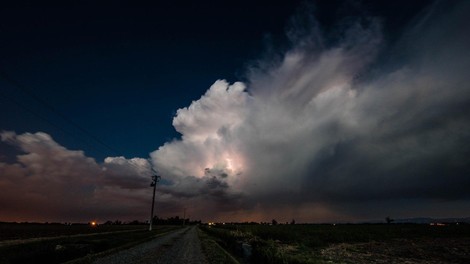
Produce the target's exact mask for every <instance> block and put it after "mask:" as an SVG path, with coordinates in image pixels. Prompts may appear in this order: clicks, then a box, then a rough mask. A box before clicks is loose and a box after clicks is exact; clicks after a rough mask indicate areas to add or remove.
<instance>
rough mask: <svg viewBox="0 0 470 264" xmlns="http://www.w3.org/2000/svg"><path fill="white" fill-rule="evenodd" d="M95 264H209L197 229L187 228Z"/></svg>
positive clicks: (99, 260)
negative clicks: (202, 249)
mask: <svg viewBox="0 0 470 264" xmlns="http://www.w3.org/2000/svg"><path fill="white" fill-rule="evenodd" d="M93 263H95V264H120V263H122V264H125V263H139V264H145V263H163V264H172V263H175V264H176V263H207V260H206V257H205V256H204V254H203V253H202V251H201V243H200V241H199V237H198V236H197V230H196V227H195V226H193V227H187V228H184V229H181V230H177V231H174V232H171V233H169V234H166V235H164V236H161V237H158V238H156V239H154V240H152V241H149V242H146V243H143V244H140V245H137V246H135V247H132V248H129V249H126V250H123V251H120V252H118V253H116V254H112V255H108V256H106V257H103V258H100V259H97V260H96V261H95V262H93Z"/></svg>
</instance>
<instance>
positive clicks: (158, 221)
mask: <svg viewBox="0 0 470 264" xmlns="http://www.w3.org/2000/svg"><path fill="white" fill-rule="evenodd" d="M148 224H149V221H148V220H147V221H139V220H134V221H130V222H122V221H120V220H115V221H110V220H108V221H106V222H104V223H103V225H148ZM153 224H154V225H183V224H185V225H197V224H201V220H190V219H189V218H186V219H183V218H180V217H179V216H173V217H169V218H166V219H164V218H159V217H158V216H155V217H154V218H153Z"/></svg>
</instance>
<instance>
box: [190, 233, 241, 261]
mask: <svg viewBox="0 0 470 264" xmlns="http://www.w3.org/2000/svg"><path fill="white" fill-rule="evenodd" d="M197 232H198V236H199V239H200V240H201V246H202V250H203V252H204V254H205V255H206V257H207V260H208V261H209V263H211V264H219V263H227V264H239V263H240V262H239V261H238V260H236V259H235V258H234V257H233V256H232V255H230V253H228V252H227V251H225V249H223V248H222V247H221V246H220V245H219V244H218V243H217V242H216V241H215V240H214V239H213V238H212V237H210V236H209V235H208V234H207V233H205V232H204V231H202V230H200V229H199V228H198V230H197Z"/></svg>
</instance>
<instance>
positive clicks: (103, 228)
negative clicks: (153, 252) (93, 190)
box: [0, 223, 148, 242]
mask: <svg viewBox="0 0 470 264" xmlns="http://www.w3.org/2000/svg"><path fill="white" fill-rule="evenodd" d="M147 228H148V226H146V225H98V226H95V227H93V226H91V225H89V224H72V225H65V224H36V223H21V224H20V223H0V242H1V241H4V240H14V239H31V238H39V237H41V238H43V237H57V236H70V235H76V234H93V233H104V232H114V231H124V230H134V229H147Z"/></svg>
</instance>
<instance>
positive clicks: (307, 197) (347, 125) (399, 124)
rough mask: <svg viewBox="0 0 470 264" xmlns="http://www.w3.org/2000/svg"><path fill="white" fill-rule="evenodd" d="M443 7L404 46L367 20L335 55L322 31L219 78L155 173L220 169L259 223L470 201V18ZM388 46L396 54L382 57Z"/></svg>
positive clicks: (189, 112) (184, 119)
mask: <svg viewBox="0 0 470 264" xmlns="http://www.w3.org/2000/svg"><path fill="white" fill-rule="evenodd" d="M441 4H442V3H441ZM444 10H445V12H444V11H442V10H440V9H439V8H433V9H430V10H428V13H427V14H426V15H424V16H422V18H421V19H417V20H416V21H417V22H415V23H414V24H413V25H409V27H408V28H407V29H406V31H405V32H404V35H403V38H402V40H401V41H398V42H397V43H398V44H397V45H396V47H395V46H393V47H390V45H384V44H383V37H382V34H381V30H380V24H379V23H378V22H377V21H376V20H374V19H369V20H366V23H359V22H358V23H353V24H351V25H350V26H349V28H348V29H347V30H345V31H344V32H345V33H344V35H342V36H341V37H340V41H336V42H334V43H335V44H334V45H332V46H325V45H324V43H323V42H322V39H321V37H319V36H321V34H320V33H319V32H318V31H315V32H311V33H310V34H311V35H312V34H313V35H314V36H315V37H314V38H308V37H309V36H307V38H308V39H307V40H305V39H303V40H304V41H302V40H298V39H297V41H298V43H301V44H299V45H294V47H293V48H292V49H291V50H290V51H288V52H286V53H285V54H284V55H283V57H282V59H281V60H280V62H277V63H274V64H273V63H266V62H264V63H260V65H270V66H269V67H265V66H263V67H264V68H259V67H258V68H256V67H254V68H253V69H252V71H250V72H251V74H249V77H248V82H247V84H245V85H244V84H241V83H235V84H233V85H230V84H228V83H227V82H225V81H223V80H219V81H217V82H216V83H215V84H214V85H213V86H212V87H211V88H210V89H209V90H208V92H207V93H206V94H205V95H204V96H203V97H201V99H199V100H197V101H194V102H193V103H192V104H191V105H190V106H189V107H187V108H183V109H180V110H179V111H178V112H177V115H176V116H175V118H174V121H173V125H174V126H175V128H176V130H177V131H179V132H180V133H181V134H182V137H181V140H174V141H172V142H168V143H166V144H165V145H164V146H162V147H160V148H159V149H158V150H156V151H155V152H153V153H152V154H151V157H152V162H153V164H154V165H155V167H156V168H157V170H158V171H159V172H160V173H161V174H162V175H164V176H165V177H168V178H170V179H175V181H176V182H179V181H180V180H183V178H182V177H183V176H184V175H191V176H194V177H196V178H203V177H206V176H205V172H208V171H217V172H218V173H217V174H218V175H219V176H213V177H218V179H219V180H220V181H221V182H225V183H226V184H227V188H226V189H227V190H226V191H227V192H229V191H233V192H236V193H239V194H240V195H241V197H242V198H241V199H242V202H241V206H242V207H241V209H240V210H244V212H247V211H250V210H251V211H252V212H253V211H255V210H256V211H257V212H255V213H253V214H257V215H263V212H266V214H265V215H269V214H272V211H273V209H272V208H278V209H279V210H281V211H282V210H284V209H286V208H288V209H289V210H290V209H292V208H295V207H298V208H300V207H305V206H306V205H309V204H321V205H322V206H323V207H325V208H330V209H331V210H334V209H333V208H340V207H342V205H345V204H350V203H356V205H355V206H351V208H355V210H356V211H354V210H346V212H345V214H349V216H350V217H351V218H358V217H365V214H364V211H367V210H368V211H372V213H369V214H368V215H367V217H380V216H378V215H380V214H381V213H386V212H379V211H380V210H379V207H380V206H376V207H375V208H373V209H372V210H371V207H369V206H371V204H373V203H375V204H377V201H383V202H384V203H388V204H390V203H389V201H391V200H392V201H402V200H404V199H405V200H407V199H408V200H409V201H414V202H410V203H415V202H416V201H420V202H416V203H417V204H421V205H423V204H432V203H434V202H435V201H451V200H459V201H460V202H462V201H467V203H468V202H469V198H470V197H469V195H468V192H467V191H466V190H467V189H468V188H469V187H470V178H469V177H468V175H469V172H470V171H469V165H468V164H470V160H469V155H468V152H469V148H468V146H470V137H469V136H470V122H469V121H470V120H469V116H470V108H469V105H470V87H469V83H470V80H469V75H468V74H467V72H468V70H469V69H470V56H468V55H469V52H468V47H470V40H469V37H468V34H466V33H465V28H467V26H469V25H470V20H469V19H468V18H467V16H466V15H465V12H464V11H462V10H467V11H469V10H470V9H469V4H468V3H458V4H455V5H454V6H450V7H449V6H446V8H445V9H444ZM441 11H442V12H441ZM319 42H322V43H319ZM383 47H388V49H389V50H387V54H388V55H389V56H395V57H394V58H389V59H387V58H383V57H380V56H381V54H383V53H384V52H383V50H382V48H383ZM390 50H392V51H390ZM378 58H380V59H378ZM273 65H274V66H273ZM245 86H246V88H245ZM357 204H363V208H362V209H359V208H360V206H357ZM397 204H398V203H397ZM446 206H449V204H446ZM418 207H419V206H418ZM374 210H378V211H377V212H376V213H375V215H374ZM388 210H390V211H393V210H394V208H390V209H388ZM410 210H411V209H410ZM436 210H438V209H436ZM268 212H269V213H268ZM415 213H417V214H427V213H431V212H429V211H423V212H415ZM281 214H282V213H281ZM404 214H406V213H404ZM267 217H268V218H269V216H267ZM310 217H312V218H315V217H318V215H316V216H315V212H312V213H311V214H310ZM318 219H321V217H318Z"/></svg>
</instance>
